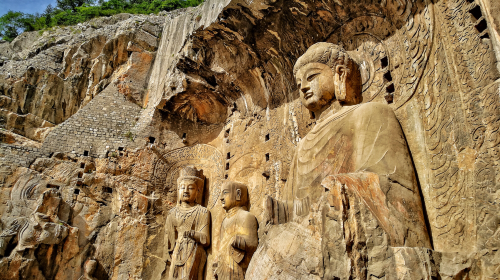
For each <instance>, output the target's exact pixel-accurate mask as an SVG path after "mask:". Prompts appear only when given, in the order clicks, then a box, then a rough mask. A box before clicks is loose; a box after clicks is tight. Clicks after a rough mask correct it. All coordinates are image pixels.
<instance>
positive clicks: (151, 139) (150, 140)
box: [149, 136, 156, 144]
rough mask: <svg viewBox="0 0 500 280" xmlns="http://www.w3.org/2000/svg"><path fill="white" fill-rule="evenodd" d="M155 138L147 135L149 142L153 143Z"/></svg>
mask: <svg viewBox="0 0 500 280" xmlns="http://www.w3.org/2000/svg"><path fill="white" fill-rule="evenodd" d="M155 140H156V139H155V138H154V137H152V136H149V144H154V143H155Z"/></svg>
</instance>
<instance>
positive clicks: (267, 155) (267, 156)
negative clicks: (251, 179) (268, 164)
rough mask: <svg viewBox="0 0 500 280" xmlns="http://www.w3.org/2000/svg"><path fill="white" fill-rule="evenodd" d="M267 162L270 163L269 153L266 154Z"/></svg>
mask: <svg viewBox="0 0 500 280" xmlns="http://www.w3.org/2000/svg"><path fill="white" fill-rule="evenodd" d="M266 161H269V153H267V154H266Z"/></svg>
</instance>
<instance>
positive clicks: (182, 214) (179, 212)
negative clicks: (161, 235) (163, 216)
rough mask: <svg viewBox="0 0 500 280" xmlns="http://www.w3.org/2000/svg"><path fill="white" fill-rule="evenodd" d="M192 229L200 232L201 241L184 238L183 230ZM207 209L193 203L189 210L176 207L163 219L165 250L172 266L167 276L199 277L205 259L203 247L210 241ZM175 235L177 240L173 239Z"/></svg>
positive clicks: (190, 278)
mask: <svg viewBox="0 0 500 280" xmlns="http://www.w3.org/2000/svg"><path fill="white" fill-rule="evenodd" d="M190 230H194V231H196V232H199V233H200V235H201V241H202V243H203V244H200V243H198V242H196V241H195V240H193V239H191V238H189V237H184V232H186V231H190ZM209 230H210V211H208V209H207V208H205V207H203V206H201V205H196V206H193V207H192V208H189V209H183V208H181V207H179V206H177V207H174V208H173V209H172V210H170V212H169V213H168V217H167V221H166V234H167V240H166V241H167V250H168V255H169V256H171V257H170V261H171V265H170V271H169V278H168V279H187V280H192V279H193V280H194V279H197V280H201V279H202V278H203V270H204V266H205V263H206V261H207V253H206V251H205V248H204V246H207V245H208V244H209V243H210V235H209ZM176 237H177V239H176Z"/></svg>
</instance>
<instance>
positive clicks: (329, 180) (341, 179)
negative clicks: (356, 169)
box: [321, 174, 349, 191]
mask: <svg viewBox="0 0 500 280" xmlns="http://www.w3.org/2000/svg"><path fill="white" fill-rule="evenodd" d="M348 176H349V175H347V174H338V175H329V176H326V177H325V178H324V179H323V181H321V186H322V187H323V188H325V189H326V190H325V191H333V190H334V189H339V188H342V187H343V186H344V185H345V184H346V183H348V181H349V178H348Z"/></svg>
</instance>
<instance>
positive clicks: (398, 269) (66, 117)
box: [0, 0, 500, 280]
mask: <svg viewBox="0 0 500 280" xmlns="http://www.w3.org/2000/svg"><path fill="white" fill-rule="evenodd" d="M497 10H498V4H497V3H496V2H495V1H487V0H474V1H472V0H467V1H465V0H439V1H427V0H415V1H410V0H408V1H368V0H367V1H364V0H363V1H350V2H349V1H338V0H331V1H328V0H326V1H314V0H307V1H274V0H272V1H263V0H256V1H239V0H207V1H206V2H205V3H203V4H202V5H200V6H199V7H195V8H189V9H184V10H179V11H174V12H172V13H166V14H162V15H158V16H154V15H150V16H146V15H124V14H122V15H117V16H114V17H110V18H101V19H94V20H92V21H90V22H87V23H84V24H81V25H78V26H73V27H64V28H55V29H53V30H48V31H45V32H44V33H43V34H39V33H37V32H35V33H25V34H22V35H21V36H20V37H18V38H17V39H16V40H15V41H13V42H12V43H0V56H1V57H0V64H1V65H0V104H1V106H0V108H1V111H0V114H1V115H0V126H1V127H2V130H1V131H0V161H1V164H0V201H1V204H0V213H1V217H0V232H1V233H0V257H2V258H1V259H0V278H1V279H80V277H83V278H82V279H92V277H94V278H96V279H166V278H167V271H168V268H169V263H168V262H166V259H165V258H164V254H163V253H164V252H163V251H164V247H165V246H164V236H165V220H166V217H167V214H168V211H169V210H171V209H172V208H173V207H174V206H175V205H176V199H177V185H176V179H177V176H178V172H179V170H180V168H182V167H183V166H186V165H195V166H197V168H199V169H203V172H204V175H205V176H206V178H207V180H206V184H205V192H204V194H203V202H202V204H203V206H204V207H206V208H208V209H209V210H210V211H211V215H212V221H211V222H212V228H211V236H212V242H211V245H210V247H209V248H208V249H207V255H208V258H207V264H206V266H205V268H204V271H203V273H204V278H205V279H214V277H213V275H212V270H213V263H214V256H216V255H217V254H218V253H219V252H218V250H219V244H218V243H219V236H220V226H221V224H222V221H223V219H224V217H225V213H224V210H223V209H222V207H221V205H220V202H218V198H219V195H220V188H221V184H222V182H223V181H224V179H231V180H234V181H238V182H241V183H244V184H246V185H247V186H248V192H249V200H250V203H249V211H250V212H251V213H253V214H254V215H255V216H256V217H257V220H258V222H259V247H258V248H257V250H256V252H255V254H254V257H253V259H252V261H251V262H250V265H249V267H248V270H247V278H246V279H252V280H258V279H330V278H327V276H325V275H333V274H335V273H338V276H337V277H338V278H339V279H349V278H351V279H368V278H370V279H371V278H375V277H376V278H386V279H393V278H394V279H396V278H397V279H433V278H436V279H496V278H498V271H499V267H500V256H498V247H499V246H500V244H499V239H498V236H499V232H500V227H499V226H498V224H499V223H498V221H499V216H498V212H499V211H498V210H499V209H498V207H499V206H498V205H500V197H499V195H498V193H499V191H498V190H499V187H498V184H497V181H498V179H497V178H499V174H500V173H499V172H500V169H499V168H498V164H497V163H498V161H499V160H500V151H499V150H498V149H499V148H498V147H499V145H498V144H499V143H500V134H499V133H498V131H499V129H500V99H499V96H500V95H499V92H498V89H499V86H498V84H499V78H500V71H499V69H500V68H498V65H500V64H499V61H500V55H499V54H500V52H499V46H500V41H499V40H498V32H499V28H498V20H497V19H496V17H495V11H497ZM316 42H331V43H335V44H338V45H342V46H343V47H344V48H345V49H346V50H348V51H351V52H352V53H353V55H354V56H355V59H356V60H357V62H358V63H359V64H360V65H361V76H362V81H363V85H362V87H363V89H362V91H363V92H362V94H363V103H366V102H380V103H384V104H387V105H388V106H390V107H391V108H392V109H393V110H394V112H395V114H396V116H397V118H398V120H399V122H400V124H401V127H402V130H403V131H404V134H405V137H406V139H405V140H406V142H407V143H408V146H409V149H410V152H411V156H412V159H413V163H414V165H415V170H416V175H417V177H418V184H419V187H420V192H421V197H422V202H423V207H424V214H425V220H426V222H427V227H428V229H429V235H430V236H431V238H432V248H431V249H429V248H420V247H391V246H389V245H388V244H387V242H385V243H384V238H385V235H384V232H383V230H382V228H381V227H379V226H378V225H377V224H376V223H375V222H374V221H375V220H376V219H375V218H374V217H373V216H372V215H371V214H370V213H369V212H368V211H366V209H365V208H363V206H362V205H358V206H359V209H361V210H359V211H358V210H356V209H358V208H356V209H353V210H352V212H349V213H354V212H355V213H354V214H353V215H357V217H360V218H359V219H358V220H357V222H356V223H353V222H349V220H346V221H347V222H346V224H345V226H343V227H339V231H338V236H337V237H336V238H338V240H334V241H335V242H336V243H335V242H333V241H332V244H333V243H334V244H336V245H335V246H337V245H338V246H340V247H339V248H344V250H343V251H342V250H341V251H339V256H338V259H342V260H343V261H344V263H343V264H342V265H340V266H338V267H325V262H324V258H326V257H328V258H330V259H333V258H337V256H325V255H324V254H325V252H326V251H325V250H324V248H325V246H333V245H332V244H326V243H328V242H327V241H325V239H324V238H323V235H322V229H323V226H324V224H325V223H327V222H329V223H335V222H338V221H335V219H334V218H332V217H326V216H324V215H323V214H322V211H321V209H320V206H319V204H314V205H313V206H312V208H311V209H312V210H313V211H312V212H311V219H309V220H308V221H305V222H303V223H297V222H293V221H285V220H286V219H285V218H284V215H283V213H282V210H283V209H282V206H280V205H281V204H280V200H281V199H282V198H283V193H284V192H285V186H286V183H287V180H290V179H289V176H288V174H289V171H290V166H291V161H292V156H293V154H294V152H295V150H296V147H297V145H298V143H299V142H300V140H301V139H302V138H303V137H304V136H305V135H306V134H307V133H308V132H309V130H310V129H311V127H312V126H313V125H314V124H315V120H314V119H311V115H310V114H309V112H308V111H307V110H306V109H305V108H303V106H302V105H301V104H300V100H299V99H298V93H297V86H296V82H295V80H294V77H293V65H294V63H295V61H296V60H297V58H298V57H299V56H301V55H302V54H303V53H304V52H305V51H306V50H307V49H308V47H309V46H311V45H312V44H314V43H316ZM395 183H397V182H395ZM280 207H281V208H280ZM355 210H356V211H355ZM280 211H281V212H280ZM355 227H356V228H358V229H363V230H365V232H367V233H366V234H365V235H364V236H363V238H364V239H356V240H355V242H354V241H353V242H352V243H349V242H346V240H349V238H348V237H346V234H344V232H343V231H342V230H344V229H345V228H355ZM368 233H370V234H368ZM372 233H373V234H372ZM40 236H44V238H40ZM351 241H352V240H351ZM339 244H340V245H339ZM342 246H344V247H342ZM363 256H365V257H363ZM89 260H95V261H96V262H95V264H96V266H95V269H94V270H95V271H93V272H89V273H86V272H85V271H84V267H85V263H94V262H88V261H89ZM325 271H328V273H325ZM332 273H333V274H332ZM2 277H3V278H2ZM334 279H336V278H334Z"/></svg>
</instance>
